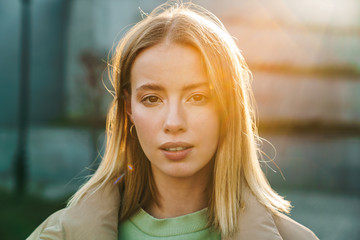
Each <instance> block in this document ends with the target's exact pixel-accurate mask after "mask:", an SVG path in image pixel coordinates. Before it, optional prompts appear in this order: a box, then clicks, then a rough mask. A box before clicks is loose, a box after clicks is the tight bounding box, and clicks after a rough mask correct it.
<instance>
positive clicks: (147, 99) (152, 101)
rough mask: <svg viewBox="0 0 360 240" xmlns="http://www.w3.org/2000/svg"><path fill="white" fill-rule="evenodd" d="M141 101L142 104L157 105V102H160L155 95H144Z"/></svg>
mask: <svg viewBox="0 0 360 240" xmlns="http://www.w3.org/2000/svg"><path fill="white" fill-rule="evenodd" d="M141 102H142V103H143V104H144V105H157V104H159V103H161V99H160V98H159V97H157V96H147V97H144V98H143V99H142V100H141Z"/></svg>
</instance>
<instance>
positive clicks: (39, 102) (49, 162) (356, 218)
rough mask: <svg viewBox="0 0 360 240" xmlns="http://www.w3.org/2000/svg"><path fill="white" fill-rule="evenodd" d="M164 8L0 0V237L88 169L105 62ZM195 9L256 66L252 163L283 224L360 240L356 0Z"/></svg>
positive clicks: (100, 133)
mask: <svg viewBox="0 0 360 240" xmlns="http://www.w3.org/2000/svg"><path fill="white" fill-rule="evenodd" d="M163 2H165V1H160V0H146V1H145V0H143V1H140V0H102V1H100V0H0V51H1V55H0V109H1V111H0V209H1V211H0V212H1V213H0V238H1V239H24V238H25V237H26V236H28V235H29V234H30V233H31V232H32V231H33V230H34V229H35V227H36V226H38V225H39V224H40V223H41V222H42V221H43V220H44V219H45V218H46V217H47V216H48V215H50V214H51V213H52V212H54V211H56V210H57V209H60V208H62V207H64V206H65V203H66V200H67V198H68V197H69V196H70V195H71V194H72V193H74V192H75V191H76V189H77V188H78V187H79V186H80V185H81V184H82V183H83V182H84V180H85V179H84V178H85V176H87V175H88V174H90V173H91V172H92V170H94V169H96V166H97V164H98V162H99V161H100V159H101V158H100V157H99V154H100V153H101V152H102V151H103V146H104V144H103V141H104V126H105V116H106V111H107V109H108V104H109V102H110V100H111V97H110V94H109V93H107V91H106V90H105V87H104V86H103V82H104V84H105V85H106V86H108V87H110V82H109V80H108V77H107V72H106V63H107V59H108V55H109V53H111V51H112V48H113V46H114V45H115V44H116V43H117V41H118V40H119V39H120V38H121V36H123V34H124V33H125V32H126V30H128V29H129V28H130V27H131V26H132V25H133V24H134V23H136V22H137V21H139V20H140V19H141V13H140V10H139V8H141V9H142V10H143V11H144V12H147V13H149V12H151V10H152V9H153V8H154V7H155V6H157V5H159V4H161V3H163ZM193 2H195V3H198V4H200V5H202V6H203V7H205V8H207V9H208V10H210V11H212V12H213V13H214V14H215V15H216V16H218V17H219V18H220V20H222V22H223V23H224V25H225V26H226V28H227V29H228V31H229V32H230V33H231V35H233V36H234V37H235V38H236V41H237V43H238V46H239V48H240V49H241V50H242V53H243V55H244V57H245V59H246V60H247V62H248V64H249V67H250V69H251V70H252V72H253V78H254V79H253V90H254V94H255V99H256V102H257V107H258V115H259V133H260V136H261V137H263V138H265V139H266V140H268V141H269V142H267V141H263V146H262V150H263V151H264V152H265V153H266V154H267V155H268V157H266V156H264V158H263V161H264V162H263V163H262V165H263V168H264V172H266V175H267V176H268V178H269V181H270V183H271V185H272V186H273V187H274V188H275V189H276V190H277V191H278V192H279V193H280V194H282V195H284V196H286V198H287V199H288V200H290V201H292V203H293V205H294V209H293V211H292V214H291V217H292V218H294V219H295V220H297V221H299V222H300V223H302V224H304V225H305V226H307V227H309V228H310V229H312V230H313V231H314V232H315V234H317V235H318V237H319V238H320V239H349V240H350V239H354V240H355V239H360V2H359V1H358V0H344V1H337V0H326V1H325V0H318V1H312V0H303V1H297V0H242V1H241V0H224V1H216V0H202V1H201V0H199V1H193ZM271 144H272V145H271ZM272 160H273V161H272Z"/></svg>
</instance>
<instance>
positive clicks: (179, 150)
mask: <svg viewBox="0 0 360 240" xmlns="http://www.w3.org/2000/svg"><path fill="white" fill-rule="evenodd" d="M127 112H128V115H129V117H130V119H131V121H132V122H133V124H134V125H135V128H136V133H137V137H138V139H139V142H140V145H141V147H142V148H143V151H144V153H145V154H146V156H147V158H148V159H149V161H150V163H151V168H152V173H153V176H154V180H155V184H156V187H157V189H158V194H159V195H158V198H159V201H160V202H159V203H160V204H159V205H157V204H155V203H151V204H150V205H149V206H144V208H145V211H147V212H148V213H149V214H150V215H152V216H154V217H156V218H171V217H177V216H182V215H186V214H189V213H192V212H196V211H199V210H201V209H203V208H205V207H207V204H208V199H209V195H208V193H209V192H208V189H209V182H210V177H211V172H212V171H213V161H212V158H213V156H214V154H215V152H216V149H217V145H218V138H219V116H218V112H217V109H216V107H215V103H214V100H213V97H212V95H211V91H210V88H209V83H208V80H207V77H206V74H205V71H204V67H203V64H202V61H201V55H200V54H199V52H198V51H196V50H195V49H194V48H193V47H190V46H188V45H182V44H173V43H170V44H169V43H161V44H158V45H155V46H153V47H151V48H148V49H146V50H144V51H142V52H141V53H140V54H139V56H137V58H136V59H135V62H134V64H133V66H132V69H131V96H129V97H128V100H127ZM169 144H170V145H169Z"/></svg>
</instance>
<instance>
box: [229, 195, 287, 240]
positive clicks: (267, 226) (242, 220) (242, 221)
mask: <svg viewBox="0 0 360 240" xmlns="http://www.w3.org/2000/svg"><path fill="white" fill-rule="evenodd" d="M222 239H225V240H235V239H236V240H247V239H261V240H270V239H271V240H282V237H281V235H280V233H279V231H278V229H277V227H276V224H275V221H274V219H273V215H272V214H271V212H269V210H267V209H266V207H265V206H263V205H262V204H260V203H259V202H258V200H257V199H256V197H255V196H254V195H253V194H252V193H250V191H245V208H244V209H242V210H241V213H240V216H239V227H238V231H237V233H236V234H235V235H234V236H231V237H227V238H225V237H222Z"/></svg>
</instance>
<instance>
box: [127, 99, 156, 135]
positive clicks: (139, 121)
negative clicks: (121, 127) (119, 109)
mask: <svg viewBox="0 0 360 240" xmlns="http://www.w3.org/2000/svg"><path fill="white" fill-rule="evenodd" d="M132 118H133V121H134V124H135V127H136V132H137V135H138V137H139V140H142V139H143V140H147V139H149V138H153V137H154V130H156V129H157V126H158V123H157V122H158V119H157V118H156V114H150V113H149V112H148V111H147V109H144V108H141V107H136V105H135V106H134V107H133V108H132Z"/></svg>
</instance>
